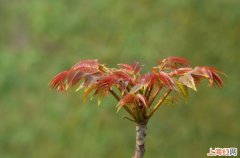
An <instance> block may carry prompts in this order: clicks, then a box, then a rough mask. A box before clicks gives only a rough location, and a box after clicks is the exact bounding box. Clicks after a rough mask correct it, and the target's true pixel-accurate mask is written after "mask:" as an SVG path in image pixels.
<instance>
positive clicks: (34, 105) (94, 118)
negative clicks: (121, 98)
mask: <svg viewBox="0 0 240 158" xmlns="http://www.w3.org/2000/svg"><path fill="white" fill-rule="evenodd" d="M239 42H240V1H239V0H201V1H200V0H181V1H179V0H139V1H128V0H121V1H113V0H91V1H83V0H51V1H49V0H11V1H10V0H0V73H1V74H0V157H1V158H66V157H68V158H108V157H109V158H110V157H114V158H115V157H116V158H124V157H126V158H127V157H131V156H132V154H133V151H134V145H135V126H134V124H133V123H131V122H129V121H127V120H124V119H122V117H123V116H124V113H121V112H120V113H119V114H116V113H115V105H116V102H115V100H113V99H111V98H106V99H105V100H104V101H103V104H102V106H101V107H98V106H97V105H96V101H95V100H93V101H89V102H87V103H83V102H82V99H81V93H74V92H73V91H72V92H69V93H65V94H59V93H57V92H55V91H53V90H50V89H49V88H48V83H49V81H50V79H51V78H52V77H53V76H54V75H55V74H57V73H58V72H59V71H61V70H64V69H68V68H69V67H70V66H72V65H73V64H75V63H76V62H77V61H79V60H81V59H88V58H90V59H95V58H98V59H99V60H100V62H102V63H105V64H107V65H108V66H115V65H116V64H117V63H131V62H132V61H136V60H137V61H140V62H141V63H142V64H144V65H145V67H144V71H147V70H149V68H150V67H151V66H153V65H155V64H156V62H157V60H158V59H161V58H164V57H167V56H172V55H174V56H183V57H186V58H188V59H189V60H190V61H192V65H210V66H215V67H218V68H219V69H221V70H223V71H224V72H225V73H226V74H227V75H228V77H225V78H224V81H225V87H224V88H223V89H209V88H208V87H207V86H206V84H202V85H201V86H200V88H199V91H198V92H197V93H195V92H193V91H192V93H191V95H190V99H189V101H188V103H187V104H185V103H184V102H182V101H180V102H179V103H178V104H177V105H175V106H174V107H172V106H163V107H162V108H161V109H160V110H159V111H158V112H157V114H156V115H155V116H154V117H153V119H152V120H151V121H150V123H149V126H148V136H147V144H146V147H147V151H146V155H145V156H146V158H181V157H184V158H192V157H194V158H202V157H206V154H207V152H208V151H209V147H238V149H239V145H240V141H239V140H240V117H239V116H240V115H239V113H240V106H239V102H240V97H239V88H240V81H239V80H240V75H239V70H240V64H239V59H240V54H239V50H240V43H239Z"/></svg>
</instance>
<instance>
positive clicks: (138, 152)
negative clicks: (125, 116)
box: [132, 123, 147, 158]
mask: <svg viewBox="0 0 240 158" xmlns="http://www.w3.org/2000/svg"><path fill="white" fill-rule="evenodd" d="M146 132H147V123H143V124H137V125H136V148H135V153H134V156H133V157H132V158H143V155H144V153H145V137H146V135H147V133H146Z"/></svg>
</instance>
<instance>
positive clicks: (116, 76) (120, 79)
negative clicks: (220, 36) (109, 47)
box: [50, 57, 223, 158]
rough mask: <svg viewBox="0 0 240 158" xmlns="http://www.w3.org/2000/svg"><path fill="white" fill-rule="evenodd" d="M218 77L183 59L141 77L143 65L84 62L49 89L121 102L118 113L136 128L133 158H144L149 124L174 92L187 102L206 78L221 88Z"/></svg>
mask: <svg viewBox="0 0 240 158" xmlns="http://www.w3.org/2000/svg"><path fill="white" fill-rule="evenodd" d="M219 73H221V72H220V71H218V70H217V69H216V68H213V67H208V66H196V67H194V68H192V67H191V66H190V64H189V62H188V61H187V60H186V59H185V58H181V57H168V58H165V59H163V60H161V61H159V62H158V64H157V66H154V67H152V70H151V72H148V73H144V74H141V65H139V64H138V63H137V62H135V63H133V64H131V65H129V64H118V68H109V67H107V66H106V65H104V64H100V63H99V62H98V60H82V61H80V62H79V63H77V64H76V65H74V66H73V67H71V68H70V69H69V70H66V71H63V72H61V73H59V74H58V75H56V76H55V77H54V78H53V79H52V80H51V81H50V87H52V88H55V89H57V90H59V91H60V92H64V91H67V90H68V89H69V88H71V87H76V91H79V90H80V89H83V88H84V94H83V99H84V100H85V99H87V97H88V95H89V94H90V93H91V92H93V96H95V97H97V98H98V104H100V103H101V100H102V98H103V97H105V96H108V95H112V96H113V97H114V98H115V99H116V100H117V102H118V103H117V106H116V109H117V111H119V110H120V109H124V110H125V111H126V112H127V113H128V114H129V116H127V117H125V118H127V119H128V120H130V121H133V122H134V123H135V124H136V147H135V153H134V155H133V158H142V157H143V155H144V152H145V137H146V130H147V123H148V121H149V119H150V118H151V117H152V116H153V115H154V114H155V112H156V111H157V110H158V108H159V107H160V106H161V105H163V104H165V103H167V102H169V101H170V102H172V101H173V100H174V97H173V95H174V93H172V92H177V93H178V94H180V95H181V96H183V97H184V98H185V99H187V97H188V89H189V88H190V89H193V90H194V91H197V88H196V86H197V84H198V83H199V82H200V81H201V80H202V79H204V78H205V79H207V80H208V81H209V85H210V86H213V85H215V86H217V87H222V86H223V81H222V79H221V77H220V76H219ZM175 94H176V93H175Z"/></svg>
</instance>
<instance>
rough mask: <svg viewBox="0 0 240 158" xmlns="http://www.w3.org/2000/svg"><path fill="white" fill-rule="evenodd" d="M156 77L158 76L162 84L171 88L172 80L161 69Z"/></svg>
mask: <svg viewBox="0 0 240 158" xmlns="http://www.w3.org/2000/svg"><path fill="white" fill-rule="evenodd" d="M158 77H159V79H160V81H161V82H162V83H163V84H164V85H166V86H168V87H169V88H170V89H173V86H174V82H173V80H172V79H171V78H170V77H169V76H168V74H167V73H165V72H163V71H161V72H159V74H158Z"/></svg>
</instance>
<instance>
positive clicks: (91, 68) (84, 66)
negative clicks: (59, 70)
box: [72, 60, 99, 73]
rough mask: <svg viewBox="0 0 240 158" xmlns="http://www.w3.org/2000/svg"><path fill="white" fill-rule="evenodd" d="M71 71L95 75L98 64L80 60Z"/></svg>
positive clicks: (92, 61) (94, 61)
mask: <svg viewBox="0 0 240 158" xmlns="http://www.w3.org/2000/svg"><path fill="white" fill-rule="evenodd" d="M72 69H73V70H78V71H80V72H84V73H95V72H98V71H99V63H98V61H97V60H81V61H80V62H78V63H77V64H76V65H74V66H73V67H72Z"/></svg>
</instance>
